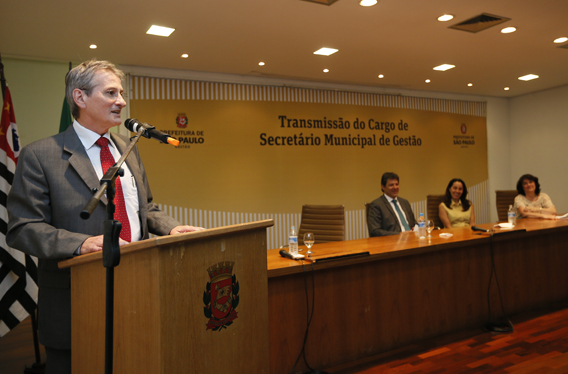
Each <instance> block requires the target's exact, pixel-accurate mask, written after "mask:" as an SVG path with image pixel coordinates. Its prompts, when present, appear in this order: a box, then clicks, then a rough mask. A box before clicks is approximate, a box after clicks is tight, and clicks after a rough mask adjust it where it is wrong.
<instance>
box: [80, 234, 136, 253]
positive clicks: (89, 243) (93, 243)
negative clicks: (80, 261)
mask: <svg viewBox="0 0 568 374" xmlns="http://www.w3.org/2000/svg"><path fill="white" fill-rule="evenodd" d="M125 244H128V242H127V241H126V240H122V239H120V238H118V245H125ZM102 250H103V235H99V236H91V237H90V238H87V240H85V241H84V242H83V244H82V245H81V250H80V252H81V254H82V255H84V254H87V253H91V252H98V251H102Z"/></svg>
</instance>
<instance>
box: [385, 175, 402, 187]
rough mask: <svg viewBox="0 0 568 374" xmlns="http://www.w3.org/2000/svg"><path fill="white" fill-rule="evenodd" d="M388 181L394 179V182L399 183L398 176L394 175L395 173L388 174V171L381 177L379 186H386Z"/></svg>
mask: <svg viewBox="0 0 568 374" xmlns="http://www.w3.org/2000/svg"><path fill="white" fill-rule="evenodd" d="M389 179H396V180H397V181H398V182H399V183H400V180H399V179H398V175H397V174H395V173H393V172H390V171H387V172H386V173H384V174H383V176H382V177H381V186H386V185H387V181H388V180H389Z"/></svg>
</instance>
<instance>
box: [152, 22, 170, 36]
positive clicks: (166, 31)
mask: <svg viewBox="0 0 568 374" xmlns="http://www.w3.org/2000/svg"><path fill="white" fill-rule="evenodd" d="M174 31H175V29H172V28H170V27H163V26H156V25H152V27H150V28H149V29H148V31H146V34H150V35H157V36H170V35H171V34H172V32H174Z"/></svg>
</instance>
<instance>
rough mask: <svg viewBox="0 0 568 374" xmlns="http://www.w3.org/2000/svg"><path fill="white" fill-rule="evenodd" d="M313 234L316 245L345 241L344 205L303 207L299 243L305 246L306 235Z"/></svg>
mask: <svg viewBox="0 0 568 374" xmlns="http://www.w3.org/2000/svg"><path fill="white" fill-rule="evenodd" d="M306 232H312V233H313V234H314V236H315V239H316V243H327V242H338V241H342V240H345V208H344V207H343V205H307V204H306V205H303V206H302V218H301V221H300V230H299V231H298V243H300V244H304V233H306Z"/></svg>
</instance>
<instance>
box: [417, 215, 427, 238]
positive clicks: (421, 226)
mask: <svg viewBox="0 0 568 374" xmlns="http://www.w3.org/2000/svg"><path fill="white" fill-rule="evenodd" d="M418 237H419V238H420V239H426V220H425V219H424V213H420V217H418Z"/></svg>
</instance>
